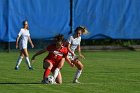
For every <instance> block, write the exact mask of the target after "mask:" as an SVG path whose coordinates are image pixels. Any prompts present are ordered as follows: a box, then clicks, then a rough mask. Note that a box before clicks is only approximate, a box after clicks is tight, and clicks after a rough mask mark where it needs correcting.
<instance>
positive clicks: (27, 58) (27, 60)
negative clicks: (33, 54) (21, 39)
mask: <svg viewBox="0 0 140 93" xmlns="http://www.w3.org/2000/svg"><path fill="white" fill-rule="evenodd" d="M25 59H26V62H27V65H28V67H31V64H30V60H29V57H26V58H25Z"/></svg>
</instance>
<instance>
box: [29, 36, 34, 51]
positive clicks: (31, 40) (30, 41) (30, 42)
mask: <svg viewBox="0 0 140 93" xmlns="http://www.w3.org/2000/svg"><path fill="white" fill-rule="evenodd" d="M28 39H29V42H30V44H31V46H32V48H34V44H33V42H32V40H31V37H30V36H29V37H28Z"/></svg>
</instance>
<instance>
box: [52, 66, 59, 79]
mask: <svg viewBox="0 0 140 93" xmlns="http://www.w3.org/2000/svg"><path fill="white" fill-rule="evenodd" d="M59 71H60V69H59V68H56V69H55V71H54V74H53V76H54V80H55V79H56V78H57V76H58V73H59Z"/></svg>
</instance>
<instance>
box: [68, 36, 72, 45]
mask: <svg viewBox="0 0 140 93" xmlns="http://www.w3.org/2000/svg"><path fill="white" fill-rule="evenodd" d="M67 42H68V43H69V44H71V43H72V36H70V37H69V38H68V40H67Z"/></svg>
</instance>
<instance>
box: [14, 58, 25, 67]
mask: <svg viewBox="0 0 140 93" xmlns="http://www.w3.org/2000/svg"><path fill="white" fill-rule="evenodd" d="M22 59H23V57H22V56H19V57H18V60H17V63H16V67H17V68H18V67H19V65H20V64H21V61H22Z"/></svg>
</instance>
